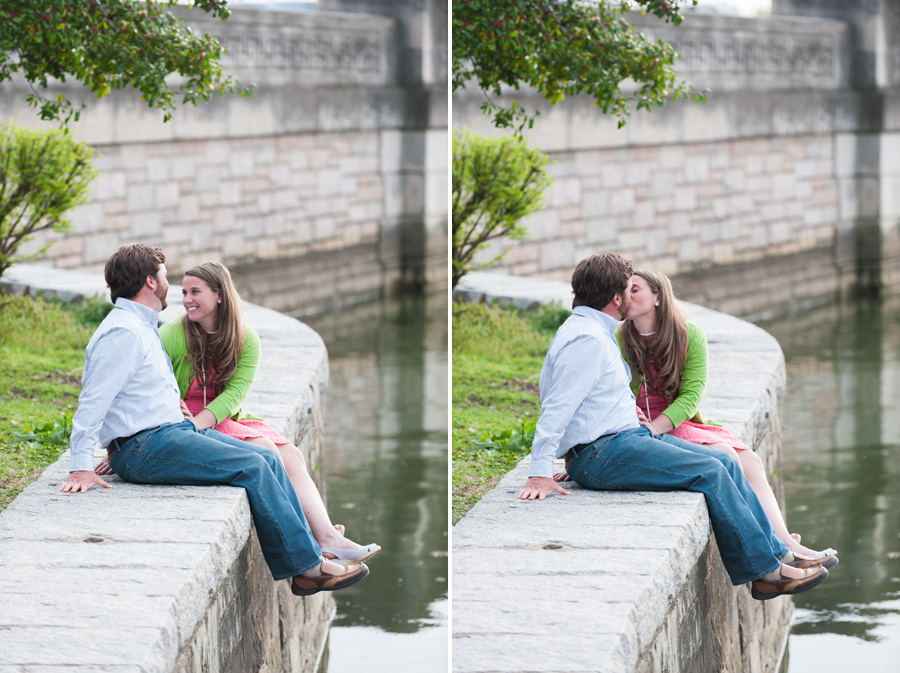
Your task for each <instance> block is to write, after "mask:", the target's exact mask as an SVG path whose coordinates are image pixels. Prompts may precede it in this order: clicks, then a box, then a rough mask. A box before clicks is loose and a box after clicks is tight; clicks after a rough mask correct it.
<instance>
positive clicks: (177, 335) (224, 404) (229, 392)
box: [159, 318, 260, 423]
mask: <svg viewBox="0 0 900 673" xmlns="http://www.w3.org/2000/svg"><path fill="white" fill-rule="evenodd" d="M159 336H160V338H161V339H162V345H163V348H165V349H166V353H167V354H168V356H169V359H170V360H171V361H172V369H174V370H175V380H176V381H177V382H178V390H179V392H180V393H181V398H182V399H184V395H185V393H186V392H187V389H188V388H189V387H190V385H191V363H190V362H185V358H186V357H187V356H188V347H187V337H186V336H185V334H184V323H183V322H182V318H178V319H177V320H173V321H172V322H168V323H166V324H165V325H163V326H162V327H160V328H159ZM259 353H260V344H259V336H257V334H256V332H254V331H253V330H252V329H250V328H249V327H246V326H245V327H244V347H243V349H242V350H241V357H240V359H239V360H238V363H237V369H235V371H234V376H232V377H231V379H230V380H229V381H228V383H226V384H225V389H224V390H223V391H222V392H221V394H219V396H218V397H216V398H215V399H214V400H213V401H212V402H210V403H209V404H207V405H206V408H207V409H209V410H210V411H211V412H212V413H213V414H214V415H215V417H216V423H219V422H221V421H222V419H224V418H229V417H230V418H233V419H235V420H239V419H242V418H253V419H255V418H256V417H255V416H250V415H249V414H244V413H242V412H241V403H242V402H243V401H244V398H246V397H247V393H249V392H250V386H252V385H253V379H254V378H256V369H257V367H259Z"/></svg>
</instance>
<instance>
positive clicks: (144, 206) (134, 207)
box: [125, 185, 155, 213]
mask: <svg viewBox="0 0 900 673" xmlns="http://www.w3.org/2000/svg"><path fill="white" fill-rule="evenodd" d="M154 192H155V187H154V185H129V187H128V193H127V195H126V196H125V209H126V210H127V211H128V212H129V213H134V212H138V211H141V210H150V209H151V208H153V206H154Z"/></svg>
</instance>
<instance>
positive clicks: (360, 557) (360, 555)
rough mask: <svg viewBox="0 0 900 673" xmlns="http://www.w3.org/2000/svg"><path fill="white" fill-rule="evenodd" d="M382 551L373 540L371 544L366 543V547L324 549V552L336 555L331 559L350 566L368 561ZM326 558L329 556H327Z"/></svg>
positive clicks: (330, 559)
mask: <svg viewBox="0 0 900 673" xmlns="http://www.w3.org/2000/svg"><path fill="white" fill-rule="evenodd" d="M380 551H381V547H379V546H378V545H377V544H375V543H374V542H373V543H372V544H370V545H366V546H365V547H357V548H356V549H323V550H322V553H323V554H330V555H331V556H333V557H334V558H329V559H328V560H329V561H335V562H337V563H339V564H340V565H342V566H348V565H353V564H354V563H363V562H364V561H368V560H369V559H370V558H372V557H373V556H375V554H377V553H378V552H380ZM325 558H328V557H327V556H326V557H325Z"/></svg>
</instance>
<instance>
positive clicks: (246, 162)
mask: <svg viewBox="0 0 900 673" xmlns="http://www.w3.org/2000/svg"><path fill="white" fill-rule="evenodd" d="M255 169H256V161H255V159H254V152H253V150H250V149H246V150H241V151H239V152H231V153H230V154H229V156H228V175H229V177H233V178H247V177H250V176H252V175H253V173H254V170H255Z"/></svg>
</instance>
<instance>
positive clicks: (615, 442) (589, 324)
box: [518, 254, 836, 600]
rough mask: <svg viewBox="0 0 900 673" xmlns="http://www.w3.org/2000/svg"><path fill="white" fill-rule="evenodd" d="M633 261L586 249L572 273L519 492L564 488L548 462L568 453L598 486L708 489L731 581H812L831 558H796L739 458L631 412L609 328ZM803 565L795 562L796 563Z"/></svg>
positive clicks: (760, 594) (624, 300) (621, 309)
mask: <svg viewBox="0 0 900 673" xmlns="http://www.w3.org/2000/svg"><path fill="white" fill-rule="evenodd" d="M631 275H632V266H631V262H629V261H627V260H625V259H623V258H622V257H620V256H619V255H616V254H604V255H592V256H591V257H589V258H588V259H585V260H582V261H581V262H580V263H579V264H578V267H577V268H576V269H575V273H574V274H573V275H572V289H573V291H574V293H575V299H574V300H573V302H572V305H573V307H574V309H573V313H572V316H571V317H569V319H568V320H566V322H565V323H564V324H563V325H562V326H561V327H560V328H559V331H558V332H557V333H556V337H555V338H554V339H553V343H552V344H551V345H550V350H549V351H548V352H547V357H546V359H545V360H544V365H543V367H542V368H541V416H540V419H539V420H538V424H537V428H536V429H535V434H534V443H533V445H532V449H531V455H532V460H531V472H530V476H529V478H528V480H527V481H526V482H525V487H524V488H523V489H522V491H521V492H520V493H519V496H518V497H519V498H521V499H523V500H526V499H527V500H534V499H535V498H539V499H541V500H543V499H544V498H545V497H546V496H547V495H548V494H549V493H552V492H557V493H560V494H562V495H569V492H568V491H566V490H565V489H564V488H562V487H561V486H560V485H559V484H557V483H556V481H554V480H553V478H552V474H553V461H554V459H556V458H562V457H566V458H567V461H569V460H570V461H571V462H570V464H568V466H567V471H568V474H569V476H570V477H571V478H572V479H573V480H574V481H576V482H577V483H578V484H580V485H581V486H583V487H585V488H590V489H596V490H605V489H609V490H616V489H625V490H647V491H672V490H688V491H698V492H700V493H703V494H704V495H705V496H706V502H707V505H708V506H709V515H710V520H711V522H712V527H713V530H714V531H715V534H716V542H717V543H718V545H719V552H720V553H721V556H722V561H723V563H724V565H725V569H726V570H727V571H728V574H729V575H730V577H731V581H732V583H733V584H734V585H735V586H737V585H739V584H745V583H747V582H752V583H753V588H752V591H751V593H752V595H753V597H754V598H756V599H758V600H768V599H770V598H775V597H776V596H781V595H784V594H794V593H799V592H801V591H807V590H808V589H812V588H813V587H815V586H816V585H818V584H819V583H820V582H822V581H823V580H824V579H825V578H826V577H827V576H828V571H827V569H826V567H824V566H825V564H833V563H834V562H836V561H835V560H834V559H833V557H828V558H825V559H819V560H817V561H815V562H812V563H810V562H809V561H805V562H801V561H800V560H799V559H797V560H795V559H794V557H793V555H792V554H791V553H790V551H789V550H788V548H787V547H786V546H785V545H784V543H783V542H782V541H781V540H779V539H778V537H777V536H776V535H775V533H774V532H773V530H772V527H771V526H770V525H769V521H768V518H767V517H766V514H765V512H764V511H763V509H762V506H761V505H760V503H759V500H758V499H757V497H756V494H754V492H753V490H752V488H751V487H750V485H749V483H748V482H747V480H746V478H745V477H744V475H743V472H742V471H741V468H740V466H739V464H738V462H737V461H736V460H734V459H733V458H732V457H731V456H729V455H728V454H727V453H725V452H724V451H719V450H717V449H714V448H710V447H706V446H701V445H698V444H693V443H691V442H687V441H684V440H681V439H678V438H677V437H672V436H671V435H658V436H655V437H654V436H653V435H652V434H651V432H650V430H648V429H647V428H646V427H643V426H642V425H641V423H640V422H639V419H638V417H637V415H636V412H635V399H634V395H633V394H632V393H631V390H630V388H629V382H630V380H631V372H630V370H629V369H628V365H627V364H626V363H625V361H624V360H623V359H622V357H621V355H620V352H619V348H618V345H617V344H616V338H615V329H616V326H617V324H618V322H619V320H622V319H624V318H625V315H626V314H627V312H628V301H629V300H628V294H627V292H626V289H627V288H628V285H629V281H630V280H631ZM801 566H802V567H801Z"/></svg>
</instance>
